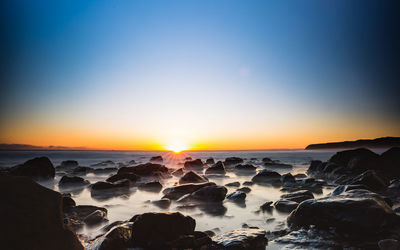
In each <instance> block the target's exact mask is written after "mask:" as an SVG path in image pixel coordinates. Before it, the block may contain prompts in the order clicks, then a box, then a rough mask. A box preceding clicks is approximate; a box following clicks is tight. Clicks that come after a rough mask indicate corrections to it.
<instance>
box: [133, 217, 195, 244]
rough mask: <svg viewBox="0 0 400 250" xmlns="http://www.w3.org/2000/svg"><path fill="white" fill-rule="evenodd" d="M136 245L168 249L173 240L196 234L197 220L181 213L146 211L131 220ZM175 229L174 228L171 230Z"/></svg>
mask: <svg viewBox="0 0 400 250" xmlns="http://www.w3.org/2000/svg"><path fill="white" fill-rule="evenodd" d="M130 221H131V222H133V225H132V238H133V239H134V245H135V246H140V247H143V248H150V249H168V248H169V247H167V246H169V245H171V243H172V242H174V241H176V240H178V239H179V238H181V237H184V236H187V235H194V229H195V226H196V221H195V220H194V219H193V218H192V217H190V216H184V215H182V214H181V213H179V212H177V213H144V214H141V215H135V216H134V217H132V219H131V220H130ZM171 229H173V230H171Z"/></svg>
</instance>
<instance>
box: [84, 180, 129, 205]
mask: <svg viewBox="0 0 400 250" xmlns="http://www.w3.org/2000/svg"><path fill="white" fill-rule="evenodd" d="M130 185H131V182H130V181H129V180H121V181H118V182H116V183H110V182H104V181H98V182H96V183H94V184H92V185H91V188H90V194H91V196H92V198H95V199H98V200H106V199H109V198H112V197H115V196H120V195H126V194H129V187H130Z"/></svg>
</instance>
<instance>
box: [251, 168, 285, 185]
mask: <svg viewBox="0 0 400 250" xmlns="http://www.w3.org/2000/svg"><path fill="white" fill-rule="evenodd" d="M280 179H281V175H280V174H279V173H277V172H275V171H270V170H266V169H264V170H262V171H260V172H259V173H258V174H256V175H255V176H254V177H253V178H252V179H251V180H252V181H253V182H255V183H277V182H280Z"/></svg>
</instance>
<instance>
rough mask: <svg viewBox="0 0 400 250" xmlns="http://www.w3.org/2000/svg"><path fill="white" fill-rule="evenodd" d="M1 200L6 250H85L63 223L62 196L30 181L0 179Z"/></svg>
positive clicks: (2, 230) (2, 240) (10, 178)
mask: <svg viewBox="0 0 400 250" xmlns="http://www.w3.org/2000/svg"><path fill="white" fill-rule="evenodd" d="M31 173H32V172H31ZM42 176H43V175H42ZM0 196H1V199H2V203H1V206H0V215H1V223H2V226H1V228H0V235H1V248H2V249H41V250H54V249H61V250H78V249H83V246H82V245H81V243H80V242H79V240H78V238H77V237H76V235H75V233H73V232H72V231H71V230H70V229H69V228H68V227H67V226H66V225H65V224H64V223H63V215H62V204H61V203H62V197H61V194H60V193H58V192H55V191H53V190H50V189H48V188H45V187H43V186H41V185H39V184H37V183H36V182H34V181H33V180H32V179H30V178H27V177H16V176H1V175H0Z"/></svg>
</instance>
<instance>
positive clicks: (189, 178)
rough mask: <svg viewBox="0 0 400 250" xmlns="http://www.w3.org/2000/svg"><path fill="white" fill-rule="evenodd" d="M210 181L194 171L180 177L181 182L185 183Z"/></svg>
mask: <svg viewBox="0 0 400 250" xmlns="http://www.w3.org/2000/svg"><path fill="white" fill-rule="evenodd" d="M203 182H208V180H207V179H206V178H204V177H202V176H200V175H198V174H196V173H195V172H193V171H189V172H187V173H186V174H185V175H184V176H182V177H181V178H180V179H179V183H180V184H185V183H203Z"/></svg>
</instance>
